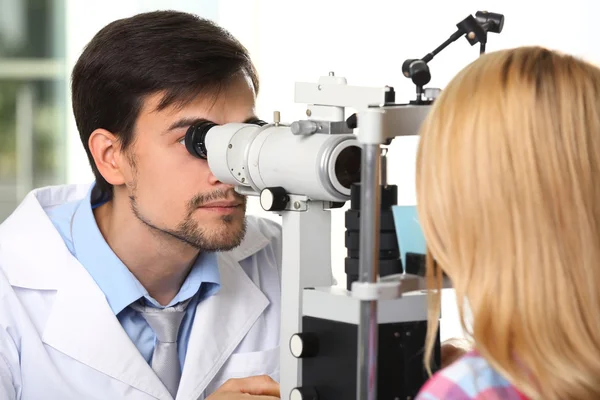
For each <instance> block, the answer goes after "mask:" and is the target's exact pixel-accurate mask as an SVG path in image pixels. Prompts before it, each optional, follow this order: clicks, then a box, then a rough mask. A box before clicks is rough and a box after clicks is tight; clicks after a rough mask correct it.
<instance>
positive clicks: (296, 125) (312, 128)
mask: <svg viewBox="0 0 600 400" xmlns="http://www.w3.org/2000/svg"><path fill="white" fill-rule="evenodd" d="M290 129H291V130H292V133H293V134H294V135H312V134H313V133H315V132H316V131H318V130H319V125H317V123H316V122H314V121H307V120H305V121H296V122H292V125H291V126H290Z"/></svg>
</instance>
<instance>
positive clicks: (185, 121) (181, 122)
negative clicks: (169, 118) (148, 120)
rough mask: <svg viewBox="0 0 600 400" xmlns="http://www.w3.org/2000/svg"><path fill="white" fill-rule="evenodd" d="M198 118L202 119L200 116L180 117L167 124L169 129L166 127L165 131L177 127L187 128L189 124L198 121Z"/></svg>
mask: <svg viewBox="0 0 600 400" xmlns="http://www.w3.org/2000/svg"><path fill="white" fill-rule="evenodd" d="M200 120H202V118H190V117H186V118H181V119H179V120H177V121H175V122H173V123H172V124H171V125H170V126H169V129H167V132H166V133H168V132H171V131H174V130H175V129H179V128H187V127H189V126H192V125H193V124H195V123H196V122H198V121H200Z"/></svg>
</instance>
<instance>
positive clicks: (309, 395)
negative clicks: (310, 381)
mask: <svg viewBox="0 0 600 400" xmlns="http://www.w3.org/2000/svg"><path fill="white" fill-rule="evenodd" d="M290 400H319V395H318V394H317V391H316V390H315V389H314V388H308V387H298V388H294V389H292V392H291V393H290Z"/></svg>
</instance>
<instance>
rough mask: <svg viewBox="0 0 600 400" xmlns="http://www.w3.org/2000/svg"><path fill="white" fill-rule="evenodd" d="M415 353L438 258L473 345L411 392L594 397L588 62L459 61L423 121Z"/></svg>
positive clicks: (598, 87)
mask: <svg viewBox="0 0 600 400" xmlns="http://www.w3.org/2000/svg"><path fill="white" fill-rule="evenodd" d="M417 198H418V210H419V219H420V221H421V224H422V228H423V233H424V235H425V239H426V242H427V245H428V248H429V251H430V254H429V257H428V267H427V275H428V281H429V285H430V287H431V288H432V289H433V290H432V295H431V296H432V297H431V303H430V321H431V324H430V329H429V335H428V346H427V349H426V360H429V359H430V356H431V346H432V343H433V340H434V339H435V337H434V333H435V330H436V329H437V317H438V315H439V314H438V313H439V308H440V298H439V293H440V292H439V290H438V289H439V287H440V282H441V273H442V271H444V272H446V273H447V274H448V276H449V277H450V279H451V280H452V282H453V285H454V288H455V290H456V297H457V299H458V303H459V304H458V306H459V310H461V311H462V310H464V308H465V307H467V306H468V308H469V309H470V314H471V315H472V320H470V323H469V324H467V323H466V322H465V319H464V318H465V316H464V313H463V312H461V319H462V323H463V327H464V328H465V329H467V328H466V327H467V325H470V326H471V328H469V329H468V334H469V336H470V337H471V339H472V341H473V343H474V349H473V351H470V352H468V353H467V354H465V355H464V356H463V357H461V358H460V359H459V360H457V361H455V362H454V363H452V364H451V365H450V366H448V367H447V368H445V369H442V370H441V371H439V372H438V373H437V374H435V375H434V376H433V377H432V378H431V379H430V380H429V381H428V382H427V383H426V384H425V385H424V387H423V388H422V390H421V393H420V394H419V396H418V399H419V400H437V399H452V400H462V399H490V400H492V399H505V400H512V399H544V400H555V399H561V400H568V399H577V400H587V399H590V400H591V399H595V400H597V399H600V70H599V69H598V68H596V67H594V66H592V65H590V64H588V63H586V62H584V61H581V60H578V59H576V58H574V57H571V56H568V55H562V54H558V53H556V52H552V51H549V50H546V49H542V48H536V47H528V48H517V49H512V50H505V51H499V52H495V53H490V54H487V55H484V56H482V57H480V58H479V59H477V60H476V61H475V62H473V63H472V64H471V65H469V66H468V67H466V68H465V69H464V70H463V71H461V72H460V73H459V74H458V76H456V77H455V78H454V79H453V80H452V82H451V83H450V84H449V85H448V87H447V88H446V89H445V90H444V92H443V93H442V95H441V97H440V98H439V99H438V100H437V101H436V103H435V105H434V107H433V109H432V112H431V114H430V115H429V116H428V119H427V121H426V122H425V123H424V125H423V128H422V132H421V142H420V145H419V150H418V158H417Z"/></svg>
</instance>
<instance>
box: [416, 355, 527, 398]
mask: <svg viewBox="0 0 600 400" xmlns="http://www.w3.org/2000/svg"><path fill="white" fill-rule="evenodd" d="M483 399H485V400H527V398H526V397H525V396H524V395H523V394H521V393H519V391H518V390H517V389H516V388H515V387H514V386H513V385H512V384H510V383H509V382H508V381H507V380H506V379H504V378H503V377H502V376H501V375H500V374H499V373H497V372H496V371H495V370H494V369H493V368H492V367H491V366H490V364H489V363H488V362H487V361H486V360H485V359H484V358H483V357H481V355H479V353H477V352H476V351H471V352H469V353H467V354H465V355H464V356H463V357H461V358H460V359H458V360H457V361H455V362H454V363H452V364H451V365H449V366H448V367H446V368H444V369H442V370H440V371H438V372H437V373H436V374H434V375H433V376H432V377H431V378H430V379H429V380H428V381H427V382H426V383H425V385H424V386H423V388H422V389H421V391H420V392H419V394H418V395H417V397H416V399H415V400H483Z"/></svg>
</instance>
